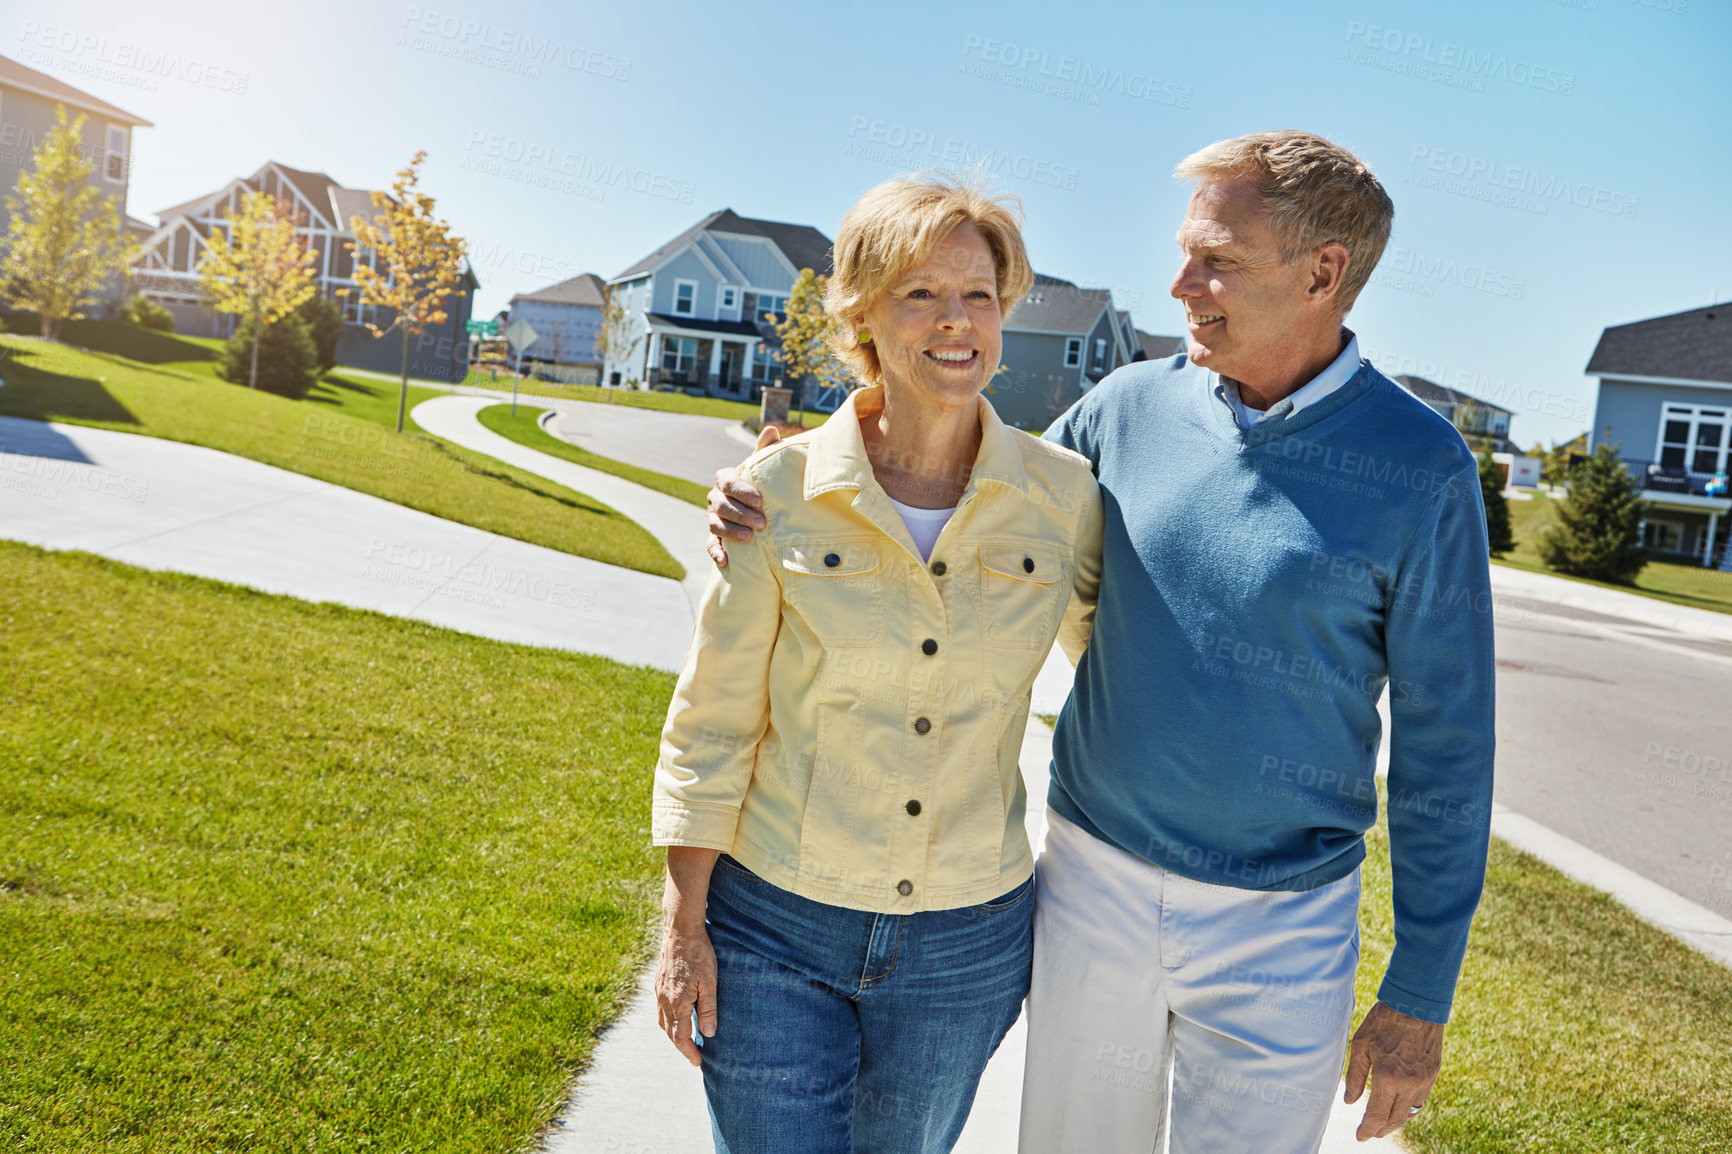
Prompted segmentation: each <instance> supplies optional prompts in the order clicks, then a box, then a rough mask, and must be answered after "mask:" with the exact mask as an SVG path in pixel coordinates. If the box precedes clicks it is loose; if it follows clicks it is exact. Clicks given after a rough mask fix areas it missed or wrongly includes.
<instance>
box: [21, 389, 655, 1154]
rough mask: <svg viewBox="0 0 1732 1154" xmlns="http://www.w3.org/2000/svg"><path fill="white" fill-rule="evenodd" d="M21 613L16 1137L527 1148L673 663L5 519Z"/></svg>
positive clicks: (641, 813)
mask: <svg viewBox="0 0 1732 1154" xmlns="http://www.w3.org/2000/svg"><path fill="white" fill-rule="evenodd" d="M8 387H10V386H8ZM0 621H4V623H5V625H4V628H3V629H0V660H3V661H4V663H5V667H6V669H7V671H8V675H7V676H6V677H5V678H0V765H4V766H5V772H4V773H0V959H4V961H3V962H0V972H3V973H4V978H5V980H4V981H0V1054H3V1055H4V1056H5V1057H4V1060H0V1147H4V1148H5V1149H7V1150H32V1151H42V1152H45V1154H61V1152H66V1154H71V1152H78V1154H83V1152H86V1151H93V1150H102V1151H106V1152H110V1154H126V1152H134V1151H137V1152H144V1151H150V1152H152V1154H158V1152H165V1151H203V1150H215V1149H224V1150H259V1151H306V1150H331V1151H339V1150H340V1151H350V1150H380V1151H405V1150H415V1151H450V1152H452V1154H459V1152H460V1154H473V1152H475V1151H499V1152H504V1151H513V1150H523V1149H526V1148H527V1144H528V1142H529V1140H530V1138H531V1136H532V1135H533V1134H534V1132H535V1131H536V1129H537V1128H538V1127H539V1126H541V1125H542V1124H544V1123H546V1122H547V1121H548V1120H549V1119H550V1118H551V1117H553V1116H554V1114H555V1112H556V1109H557V1106H558V1104H559V1102H560V1099H561V1097H562V1095H563V1093H564V1091H565V1087H566V1085H567V1082H568V1079H569V1078H570V1076H571V1074H572V1073H573V1071H575V1070H578V1069H580V1068H582V1066H583V1065H584V1064H585V1062H586V1061H587V1060H588V1057H589V1055H590V1053H591V1050H592V1047H593V1043H594V1037H595V1034H596V1031H597V1030H598V1029H599V1028H600V1027H601V1026H602V1025H603V1024H604V1023H605V1022H606V1021H607V1020H608V1019H609V1018H610V1017H611V1016H612V1015H613V1014H614V1013H615V1012H616V1011H617V1009H618V1007H619V1006H620V1004H621V1002H622V999H623V998H624V997H625V996H626V995H627V993H628V992H629V989H630V987H631V984H632V980H633V975H634V972H635V970H636V968H637V967H638V966H639V965H640V964H641V963H642V962H643V961H644V960H645V958H646V957H647V952H648V949H649V947H650V940H651V933H652V928H653V920H654V911H655V906H656V900H657V897H658V896H659V874H660V868H661V867H660V854H659V853H658V852H656V851H654V850H652V849H651V848H650V845H649V836H648V818H649V792H650V775H651V768H652V766H653V765H654V762H655V757H656V742H657V740H658V738H657V735H658V732H659V730H660V727H661V721H662V717H663V715H664V713H665V710H666V705H667V701H668V698H669V695H670V693H671V691H672V687H673V681H674V679H673V677H672V676H671V675H669V674H665V673H660V672H656V671H653V670H648V669H633V668H628V667H626V666H622V665H618V664H615V663H612V662H609V661H605V660H603V659H601V658H595V657H584V656H579V655H575V654H569V653H560V652H556V651H551V650H544V649H533V648H529V647H526V646H518V645H506V644H501V643H496V642H491V641H485V640H480V639H477V638H474V637H469V636H465V635H462V634H458V633H453V632H449V631H446V630H442V629H437V628H434V627H433V626H430V625H425V624H421V623H419V622H413V621H405V620H399V619H394V618H390V617H386V616H382V615H379V614H373V613H366V612H361V611H357V610H350V609H345V608H340V607H336V606H331V605H312V604H308V603H306V602H301V601H296V600H292V599H290V598H284V597H273V596H267V595H264V594H259V593H254V592H250V591H247V590H244V589H240V588H237V587H234V586H229V585H223V584H219V583H216V582H211V581H204V580H200V579H197V578H192V577H185V576H180V575H175V574H166V573H154V572H149V571H146V570H143V569H136V568H133V567H130V566H126V565H121V564H118V563H115V562H110V561H106V560H103V559H100V558H95V557H91V556H89V555H87V554H78V553H49V552H44V551H41V550H36V549H32V548H29V547H26V546H21V545H15V544H10V543H5V542H0Z"/></svg>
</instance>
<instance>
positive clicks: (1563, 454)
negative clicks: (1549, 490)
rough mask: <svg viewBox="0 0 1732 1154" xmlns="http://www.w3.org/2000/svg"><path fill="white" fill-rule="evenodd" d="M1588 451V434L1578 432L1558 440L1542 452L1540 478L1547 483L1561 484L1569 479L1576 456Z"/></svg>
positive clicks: (1585, 453)
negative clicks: (1547, 450)
mask: <svg viewBox="0 0 1732 1154" xmlns="http://www.w3.org/2000/svg"><path fill="white" fill-rule="evenodd" d="M1587 452H1588V435H1587V434H1586V433H1580V434H1578V435H1576V436H1575V437H1572V438H1571V439H1570V440H1568V441H1559V442H1557V443H1556V444H1554V445H1552V447H1551V451H1550V452H1547V453H1545V454H1544V457H1545V460H1544V461H1543V463H1542V464H1541V465H1540V480H1542V481H1544V482H1545V483H1546V484H1548V485H1562V484H1564V483H1565V482H1567V481H1568V480H1569V479H1570V471H1571V470H1572V469H1573V468H1574V467H1575V461H1576V458H1578V457H1584V456H1586V455H1587Z"/></svg>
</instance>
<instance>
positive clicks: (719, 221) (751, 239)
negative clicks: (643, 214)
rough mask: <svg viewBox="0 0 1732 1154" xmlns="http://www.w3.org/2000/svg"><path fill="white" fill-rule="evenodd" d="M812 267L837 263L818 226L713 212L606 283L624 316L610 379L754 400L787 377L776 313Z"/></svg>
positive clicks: (607, 371) (606, 371)
mask: <svg viewBox="0 0 1732 1154" xmlns="http://www.w3.org/2000/svg"><path fill="white" fill-rule="evenodd" d="M805 268H809V269H811V270H812V271H813V272H816V273H821V274H827V273H829V271H830V238H829V237H827V236H825V235H824V234H823V233H821V232H819V231H818V230H817V229H815V228H812V227H810V226H808V225H803V224H785V223H783V222H781V221H775V220H755V219H753V218H751V217H744V216H740V215H738V214H737V213H735V212H734V210H733V209H731V208H724V209H722V210H721V211H720V212H714V213H711V214H710V215H709V216H706V217H705V218H704V219H703V220H700V221H699V222H698V223H696V224H694V225H693V226H692V227H690V228H688V229H686V230H685V231H684V232H682V233H680V234H679V235H678V236H676V237H674V238H673V239H672V240H670V241H668V242H667V243H666V244H664V245H662V246H661V247H660V248H658V249H656V250H655V251H654V252H652V253H650V254H649V255H648V256H646V257H644V258H643V259H642V260H640V261H638V262H637V263H636V264H634V265H632V266H631V267H630V268H628V269H626V270H625V271H624V272H622V273H620V274H619V275H618V276H616V277H614V278H613V279H612V280H611V281H609V282H608V290H609V292H610V293H613V294H617V295H616V298H615V299H617V300H619V301H620V302H621V304H622V306H623V308H624V310H625V314H624V319H623V330H624V331H623V332H622V333H621V334H620V335H621V337H622V339H621V340H620V341H619V342H618V344H619V346H620V347H619V348H618V349H617V351H616V350H611V349H610V350H609V353H608V357H607V362H606V364H605V365H604V366H603V369H602V372H603V381H604V382H605V383H606V384H609V385H622V386H632V385H647V386H650V387H658V386H659V387H664V388H677V389H682V390H684V391H686V392H690V393H696V394H703V395H709V396H717V397H730V398H734V399H736V400H752V399H754V398H755V397H756V396H757V395H758V393H759V391H760V390H761V389H762V388H763V387H764V386H765V385H766V384H772V383H774V381H775V379H776V378H777V377H778V376H780V375H782V369H781V368H780V366H779V365H777V364H776V363H775V361H774V359H773V353H774V350H775V348H776V346H777V344H778V341H777V338H776V334H775V330H774V328H773V327H772V325H771V322H770V320H769V318H770V317H771V316H776V317H778V319H779V318H780V315H781V312H782V309H783V308H784V307H785V306H786V305H787V303H788V295H789V293H790V292H791V291H792V290H793V287H794V281H795V279H796V278H798V277H799V275H800V270H801V269H805ZM831 407H832V408H833V407H834V406H833V405H832V406H831Z"/></svg>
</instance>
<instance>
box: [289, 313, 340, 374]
mask: <svg viewBox="0 0 1732 1154" xmlns="http://www.w3.org/2000/svg"><path fill="white" fill-rule="evenodd" d="M295 315H296V316H297V317H299V318H301V323H302V324H304V325H306V326H307V334H308V335H309V336H311V337H312V338H313V349H314V351H315V352H316V354H317V364H318V371H319V376H321V377H322V376H324V375H325V374H326V373H328V372H330V371H331V370H332V369H334V368H336V367H337V342H338V341H340V340H342V338H343V312H342V310H341V309H339V308H338V307H337V302H336V301H334V300H332V299H331V298H330V297H327V296H314V297H309V298H307V300H306V302H305V303H303V304H302V305H301V307H300V308H298V309H296V310H295Z"/></svg>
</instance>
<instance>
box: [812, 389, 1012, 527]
mask: <svg viewBox="0 0 1732 1154" xmlns="http://www.w3.org/2000/svg"><path fill="white" fill-rule="evenodd" d="M975 401H976V403H977V404H978V405H979V406H980V409H979V412H980V452H979V454H978V455H977V456H976V457H975V459H974V468H973V470H972V471H971V472H970V474H969V480H968V488H969V489H970V490H974V489H977V488H979V487H980V486H981V485H983V484H996V485H1008V486H1009V487H1010V488H1013V489H1015V490H1017V491H1018V492H1020V493H1021V494H1022V495H1023V496H1025V497H1026V496H1028V469H1027V467H1026V466H1025V465H1024V464H1023V459H1022V448H1021V446H1019V445H1018V444H1017V443H1016V434H1015V433H1014V432H1012V431H1011V429H1010V427H1009V426H1008V425H1006V424H1005V423H1004V422H1003V421H1002V420H1000V419H999V416H998V412H997V410H995V409H994V408H993V407H992V402H991V401H988V400H987V399H986V398H985V397H984V396H980V397H976V398H975ZM883 407H884V390H883V388H882V387H881V386H873V387H871V388H863V389H856V390H854V391H853V392H852V393H849V394H848V399H847V400H846V401H844V402H842V405H841V407H839V408H838V409H837V410H836V411H835V412H834V413H832V414H831V415H830V419H829V420H827V421H825V422H824V423H823V424H822V425H819V426H818V428H817V429H816V430H814V431H813V432H812V434H811V436H810V437H808V438H807V441H808V443H809V444H810V446H811V448H810V449H809V451H808V455H807V458H806V488H805V494H804V495H805V498H806V500H808V501H809V500H811V499H812V498H813V497H816V496H817V495H818V494H820V493H827V492H829V491H830V490H832V489H856V490H861V491H864V490H867V489H868V488H875V487H877V484H878V482H877V480H876V478H874V477H873V475H872V462H871V460H870V459H868V458H867V456H866V440H865V438H864V437H862V436H861V435H860V418H861V417H863V416H865V415H866V414H868V413H873V412H876V411H877V410H879V409H881V408H883Z"/></svg>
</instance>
